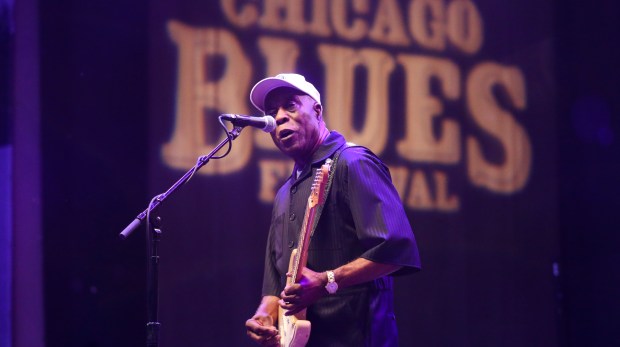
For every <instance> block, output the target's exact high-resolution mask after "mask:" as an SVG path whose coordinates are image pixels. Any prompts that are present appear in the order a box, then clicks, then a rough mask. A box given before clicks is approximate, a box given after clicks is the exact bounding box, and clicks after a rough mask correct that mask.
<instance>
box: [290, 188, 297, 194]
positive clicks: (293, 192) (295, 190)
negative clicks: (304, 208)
mask: <svg viewBox="0 0 620 347" xmlns="http://www.w3.org/2000/svg"><path fill="white" fill-rule="evenodd" d="M291 193H292V194H295V193H297V186H294V187H293V188H291Z"/></svg>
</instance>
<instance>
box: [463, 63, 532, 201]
mask: <svg viewBox="0 0 620 347" xmlns="http://www.w3.org/2000/svg"><path fill="white" fill-rule="evenodd" d="M496 86H500V87H503V88H502V91H504V92H505V93H506V95H507V96H508V98H509V100H510V102H511V103H512V106H514V107H515V108H516V109H518V110H523V109H525V107H526V99H525V81H524V78H523V74H522V73H521V71H520V70H519V69H518V68H515V67H506V66H502V65H499V64H496V63H490V62H489V63H481V64H479V65H478V66H476V67H475V68H474V69H473V70H472V71H471V73H470V75H469V78H468V80H467V105H468V107H469V111H470V113H471V115H472V118H473V119H474V121H475V122H476V124H478V125H479V126H480V127H481V128H482V129H483V130H485V131H486V132H488V133H489V134H490V135H491V136H493V137H495V138H496V139H497V140H499V141H500V142H501V144H502V146H503V149H504V160H503V164H493V163H490V162H487V161H486V160H485V159H484V155H483V153H482V148H481V147H482V146H481V145H480V143H479V142H478V141H477V140H476V138H474V137H473V136H469V137H468V138H467V158H468V161H467V174H468V175H469V178H470V179H471V181H472V183H473V184H474V185H476V186H480V187H484V188H486V189H488V190H490V191H494V192H499V193H505V194H508V193H513V192H515V191H518V190H519V189H521V188H523V187H524V186H525V184H526V183H527V180H528V178H529V174H530V169H531V165H532V148H531V145H530V140H529V138H528V135H527V133H526V131H525V129H524V128H523V127H522V126H521V125H520V124H519V123H517V122H516V121H515V119H514V117H513V116H512V114H510V113H509V112H507V111H506V110H503V109H502V108H501V107H500V106H499V105H498V103H497V100H495V97H494V92H493V90H494V88H495V87H496Z"/></svg>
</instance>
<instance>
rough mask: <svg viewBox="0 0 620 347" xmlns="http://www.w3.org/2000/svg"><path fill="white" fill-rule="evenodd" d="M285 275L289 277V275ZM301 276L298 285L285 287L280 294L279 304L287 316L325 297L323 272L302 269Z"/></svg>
mask: <svg viewBox="0 0 620 347" xmlns="http://www.w3.org/2000/svg"><path fill="white" fill-rule="evenodd" d="M286 275H287V276H291V274H286ZM301 275H302V277H301V279H300V280H299V283H294V284H292V285H287V286H286V287H285V288H284V290H283V291H282V293H281V294H280V298H281V299H280V301H279V304H280V306H281V307H282V308H283V309H285V310H287V312H286V315H287V316H290V315H293V314H295V313H297V312H299V311H301V310H303V309H305V308H306V307H308V306H310V305H312V304H313V303H314V302H315V301H317V300H318V299H320V298H322V297H323V296H325V295H327V291H326V290H325V283H326V282H327V276H326V275H325V273H324V272H321V273H319V272H314V271H312V270H310V269H308V268H303V270H302V271H301Z"/></svg>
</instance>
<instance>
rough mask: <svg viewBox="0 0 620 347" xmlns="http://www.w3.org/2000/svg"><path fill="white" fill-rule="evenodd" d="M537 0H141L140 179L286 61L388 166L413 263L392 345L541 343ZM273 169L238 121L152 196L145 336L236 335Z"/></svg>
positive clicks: (545, 119) (545, 34)
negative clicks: (155, 202) (152, 269)
mask: <svg viewBox="0 0 620 347" xmlns="http://www.w3.org/2000/svg"><path fill="white" fill-rule="evenodd" d="M551 14H552V11H551V4H549V3H540V2H535V1H532V0H527V1H525V2H524V1H520V2H510V3H505V2H496V1H490V0H480V1H473V0H409V1H396V0H380V1H369V0H366V1H364V0H349V1H345V0H334V1H327V0H314V1H312V0H305V1H304V0H291V1H282V0H263V1H249V0H248V1H243V0H239V1H227V0H222V1H200V0H175V1H171V0H160V1H158V2H156V3H153V4H152V5H151V15H150V19H151V21H150V25H151V28H150V29H151V42H150V47H151V48H150V54H149V56H150V59H151V61H150V81H151V83H150V86H151V90H150V100H151V101H150V105H151V108H150V111H151V114H150V117H151V127H150V130H151V131H150V134H151V136H150V138H151V149H152V157H151V158H152V160H151V163H152V165H151V169H150V172H151V177H150V187H151V191H152V193H153V194H156V193H159V192H162V191H164V190H165V189H167V188H168V186H170V185H171V184H172V183H173V182H174V181H176V180H177V179H178V178H179V177H180V176H181V175H182V174H183V173H185V172H186V171H188V170H189V169H190V168H191V167H193V166H194V165H195V163H196V160H197V159H198V157H200V156H202V155H205V154H207V153H208V152H210V151H211V150H212V149H213V147H214V146H215V145H216V144H217V143H218V142H219V141H221V140H222V139H223V138H224V134H223V131H222V129H221V127H220V125H219V123H218V121H217V116H218V115H219V114H222V113H235V114H246V115H260V113H259V111H258V110H256V109H254V108H253V107H252V105H251V103H250V102H249V92H250V89H251V88H252V86H253V85H254V84H255V83H256V82H257V81H259V80H260V79H262V78H264V77H267V76H273V75H276V74H278V73H281V72H297V73H300V74H302V75H304V76H305V77H306V79H307V80H309V81H310V82H312V83H313V84H314V85H315V86H316V87H317V89H318V90H319V91H320V92H321V95H322V100H323V106H324V117H325V119H326V122H327V125H328V128H329V129H333V130H337V131H339V132H341V133H342V134H344V135H345V137H346V138H347V140H349V141H352V142H355V143H357V144H360V145H364V146H367V147H368V148H370V149H372V150H373V151H374V152H375V153H376V154H377V155H379V156H380V157H381V158H382V159H383V160H384V162H385V163H386V164H387V165H388V167H389V168H390V172H391V174H392V179H393V182H394V185H395V186H396V188H397V190H398V192H399V194H400V197H401V199H402V201H403V205H404V206H405V209H406V211H407V214H408V217H409V219H410V222H411V224H412V226H413V229H414V232H415V235H416V238H417V241H418V245H419V247H420V254H421V256H422V265H423V271H422V272H421V273H419V274H416V275H413V276H408V277H402V278H398V279H397V281H396V286H397V288H396V307H397V312H396V314H397V317H398V325H399V332H400V341H401V345H402V346H457V345H458V346H522V345H549V346H552V345H555V344H556V340H557V336H556V329H557V327H556V317H555V314H556V313H555V312H556V309H557V308H556V307H555V302H554V295H555V294H554V282H553V281H554V275H553V263H554V258H555V256H556V255H557V253H558V245H557V221H556V208H557V207H556V206H555V201H556V188H555V183H554V182H555V181H554V179H555V176H556V148H555V147H554V144H555V143H556V141H555V124H554V114H553V103H554V99H553V95H554V91H553V85H552V80H553V79H552V77H553V76H552V74H551V70H552V68H551V67H552V63H553V57H552V56H551V42H550V37H551V30H552V24H551V21H550V20H549V18H551ZM291 169H292V162H291V161H290V160H289V159H288V158H286V157H284V156H283V155H282V154H281V153H279V151H278V150H277V149H276V148H275V146H274V145H273V143H272V142H271V138H270V137H269V135H268V134H265V133H262V132H260V131H258V130H255V129H250V128H247V129H244V130H243V131H242V133H241V135H240V136H239V138H238V139H237V140H235V141H234V142H233V146H232V151H231V153H230V154H229V155H228V156H227V157H225V158H223V159H219V160H211V161H210V162H209V163H208V164H207V165H206V166H205V167H203V168H202V169H201V170H200V171H198V173H197V174H195V175H194V177H192V179H191V180H190V182H189V183H188V184H186V185H185V186H184V187H183V188H182V189H181V190H180V191H179V193H178V194H177V195H175V196H174V197H173V198H171V199H170V200H168V201H167V202H166V204H165V205H164V206H162V208H161V215H162V218H163V221H164V225H163V232H164V235H163V239H162V246H161V279H160V288H161V298H160V317H161V319H160V321H161V323H162V345H164V346H181V345H183V346H224V345H228V346H245V345H247V346H251V345H252V342H251V341H250V340H249V339H248V338H247V337H246V335H245V328H244V323H245V320H246V319H248V318H250V317H251V316H252V314H253V313H254V310H255V309H256V307H257V305H258V303H259V300H260V287H261V281H262V272H263V269H262V265H263V257H264V246H265V243H266V238H267V231H268V227H269V222H270V217H271V204H272V201H273V198H274V196H275V192H276V191H277V189H278V187H279V186H280V184H281V183H282V182H283V181H284V180H285V179H286V178H287V177H288V176H289V175H290V173H291Z"/></svg>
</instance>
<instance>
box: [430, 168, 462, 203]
mask: <svg viewBox="0 0 620 347" xmlns="http://www.w3.org/2000/svg"><path fill="white" fill-rule="evenodd" d="M433 178H434V179H435V188H436V191H435V195H436V197H437V199H435V205H436V206H437V209H438V210H440V211H446V212H454V211H458V210H459V197H458V196H456V195H450V196H448V176H447V175H446V173H445V172H442V171H434V172H433Z"/></svg>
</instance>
